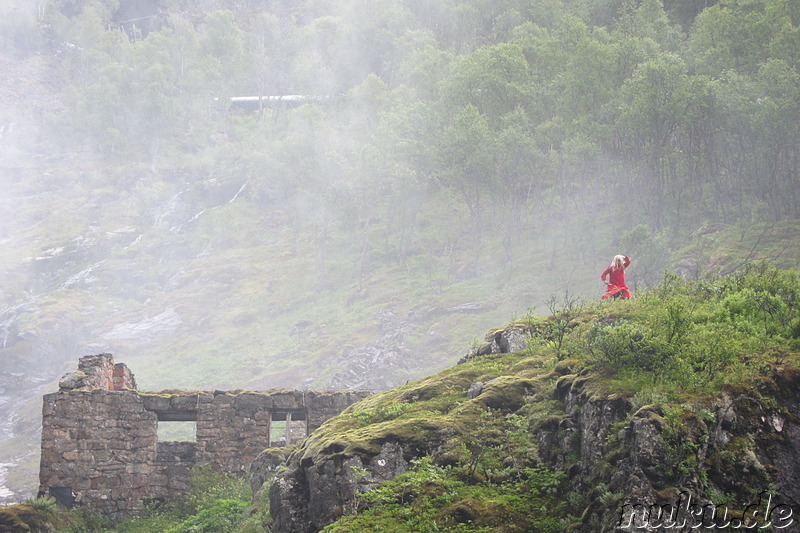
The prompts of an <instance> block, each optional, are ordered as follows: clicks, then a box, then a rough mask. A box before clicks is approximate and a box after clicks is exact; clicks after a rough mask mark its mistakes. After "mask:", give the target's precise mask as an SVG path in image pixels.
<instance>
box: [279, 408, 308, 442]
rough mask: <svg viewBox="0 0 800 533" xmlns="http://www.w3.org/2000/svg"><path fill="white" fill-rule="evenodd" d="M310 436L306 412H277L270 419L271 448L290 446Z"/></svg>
mask: <svg viewBox="0 0 800 533" xmlns="http://www.w3.org/2000/svg"><path fill="white" fill-rule="evenodd" d="M307 435H308V417H307V416H306V413H305V412H304V411H275V412H272V413H270V419H269V447H270V448H278V447H281V446H290V445H291V444H293V443H296V442H299V441H301V440H303V439H304V438H306V436H307Z"/></svg>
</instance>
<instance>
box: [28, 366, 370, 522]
mask: <svg viewBox="0 0 800 533" xmlns="http://www.w3.org/2000/svg"><path fill="white" fill-rule="evenodd" d="M369 394H371V392H369V391H341V392H336V391H286V390H273V391H267V392H247V391H230V392H226V391H214V392H196V391H167V392H161V393H146V392H140V391H138V390H136V381H135V379H134V377H133V374H132V373H131V372H130V370H128V369H127V367H125V365H123V364H116V365H115V364H114V360H113V357H112V356H111V355H110V354H101V355H96V356H86V357H83V358H81V360H80V364H79V369H78V371H77V372H74V373H72V374H69V375H67V376H65V377H64V378H63V379H62V380H61V382H60V390H59V391H58V392H56V393H53V394H48V395H46V396H45V397H44V406H43V410H42V457H41V465H40V472H39V478H40V493H41V494H50V495H51V496H53V497H55V498H56V499H57V500H59V501H60V502H61V503H63V504H65V505H67V506H72V505H74V504H81V505H85V506H86V507H88V508H89V509H91V510H93V511H98V512H101V513H103V514H106V515H109V516H115V517H116V516H124V515H126V514H127V513H128V512H130V511H134V510H138V509H141V508H142V507H143V506H144V504H145V503H146V502H147V501H149V500H166V499H169V498H171V497H172V496H174V495H175V494H178V493H180V492H182V491H184V490H185V489H186V488H187V487H188V484H189V481H190V469H191V468H192V467H193V466H195V465H208V466H211V467H213V468H214V469H216V470H217V471H219V472H222V473H231V474H233V473H242V472H246V471H247V470H248V469H249V468H250V464H251V463H252V462H253V460H254V459H255V458H256V457H257V456H258V455H259V454H260V453H261V452H262V451H263V450H264V449H265V448H269V447H279V446H284V445H287V444H291V443H292V442H297V441H299V440H302V439H303V438H305V437H306V435H307V434H309V433H311V432H312V431H314V430H315V429H316V428H318V427H319V426H320V425H321V424H322V423H323V422H324V421H325V420H327V419H329V418H331V417H332V416H335V415H336V414H338V413H339V412H341V411H342V410H343V409H344V408H345V407H347V406H348V405H350V404H352V403H354V402H356V401H358V400H360V399H362V398H364V397H366V396H368V395H369ZM180 421H183V422H190V423H193V425H194V427H195V436H194V438H193V439H192V440H187V441H167V440H165V441H161V440H159V436H158V429H159V424H160V423H162V422H163V423H169V422H180ZM190 438H191V437H190Z"/></svg>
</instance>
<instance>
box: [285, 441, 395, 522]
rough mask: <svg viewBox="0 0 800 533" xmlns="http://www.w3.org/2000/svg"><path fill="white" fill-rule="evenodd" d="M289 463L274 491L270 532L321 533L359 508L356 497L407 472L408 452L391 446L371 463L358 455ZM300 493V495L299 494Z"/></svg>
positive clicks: (381, 450)
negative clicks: (316, 532) (272, 520)
mask: <svg viewBox="0 0 800 533" xmlns="http://www.w3.org/2000/svg"><path fill="white" fill-rule="evenodd" d="M301 454H302V451H301V452H299V454H295V455H293V456H292V457H290V459H289V468H288V469H287V470H284V471H283V472H281V473H280V474H279V475H278V476H276V478H275V481H274V482H273V484H272V486H271V487H270V494H269V496H270V498H269V499H270V512H271V513H272V516H273V518H274V522H273V525H272V531H273V532H275V533H279V532H301V531H303V532H306V531H307V532H312V531H319V530H321V529H322V528H323V527H325V526H326V525H328V524H330V523H331V522H333V521H335V520H336V519H338V518H339V517H341V516H342V515H343V514H345V513H347V512H352V511H354V510H355V508H356V506H357V496H358V494H359V493H361V492H365V491H367V490H369V489H371V488H374V487H375V486H377V484H378V483H380V482H382V481H387V480H389V479H392V478H394V477H395V476H397V475H399V474H402V473H403V472H405V471H407V470H408V462H407V461H406V459H405V456H406V455H408V450H404V448H403V446H401V445H400V444H398V443H394V442H387V443H385V444H383V446H381V448H380V452H379V453H378V454H377V455H375V456H373V457H371V458H368V459H365V458H362V457H361V456H360V455H356V454H343V453H339V454H334V455H333V456H330V457H328V458H326V459H325V460H323V461H320V462H317V463H314V462H312V461H300V460H299V456H300V455H301ZM301 495H302V496H301Z"/></svg>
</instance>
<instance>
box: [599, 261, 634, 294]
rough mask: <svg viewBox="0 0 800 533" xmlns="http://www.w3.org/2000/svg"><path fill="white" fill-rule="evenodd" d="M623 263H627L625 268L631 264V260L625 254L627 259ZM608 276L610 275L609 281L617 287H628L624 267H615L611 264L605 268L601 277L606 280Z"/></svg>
mask: <svg viewBox="0 0 800 533" xmlns="http://www.w3.org/2000/svg"><path fill="white" fill-rule="evenodd" d="M623 264H624V265H625V268H628V265H630V264H631V260H630V259H628V256H625V261H624V262H623ZM606 276H608V283H610V284H611V285H616V286H617V287H626V285H625V269H624V268H614V267H613V266H609V267H608V268H607V269H605V270H603V273H602V274H600V279H601V280H603V281H604V282H605V281H606Z"/></svg>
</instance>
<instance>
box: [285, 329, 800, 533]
mask: <svg viewBox="0 0 800 533" xmlns="http://www.w3.org/2000/svg"><path fill="white" fill-rule="evenodd" d="M495 334H496V333H494V334H493V335H495ZM774 372H775V376H774V380H773V381H772V383H774V389H773V390H770V391H762V394H763V395H764V396H763V397H764V398H771V400H770V401H766V400H762V399H760V398H761V397H756V396H751V395H749V394H748V393H747V392H746V391H735V390H727V391H726V392H725V393H724V394H722V395H720V396H719V397H718V398H716V399H715V400H712V401H707V402H706V403H703V404H697V405H692V404H689V403H686V404H680V405H677V406H675V405H669V404H661V403H654V404H652V405H644V406H640V407H638V406H636V405H634V403H633V401H632V400H631V399H630V398H629V397H626V396H623V395H621V394H618V393H614V392H610V391H608V390H607V389H604V387H606V386H607V384H605V383H603V382H602V379H601V378H598V377H597V376H593V375H591V374H590V373H588V372H583V373H577V374H576V373H573V372H572V371H571V368H570V364H569V362H568V361H567V362H562V363H560V364H559V365H558V366H557V367H556V368H555V370H554V371H553V372H552V373H551V374H549V375H547V376H545V377H543V379H547V380H555V387H554V393H553V399H555V400H557V401H558V402H559V403H560V405H561V406H562V410H561V414H555V415H552V416H548V417H545V418H543V419H538V420H537V421H536V422H535V423H533V422H532V423H533V426H532V428H531V431H532V432H533V433H534V434H535V441H536V443H538V450H537V452H538V453H537V455H538V457H539V459H540V460H541V461H542V462H543V463H544V464H546V465H548V466H550V467H551V468H554V469H557V470H562V471H565V472H566V473H567V475H568V478H569V480H570V485H571V486H572V487H573V490H574V491H575V492H577V493H579V494H584V495H587V498H588V500H589V501H590V502H591V503H590V504H589V506H588V507H587V508H586V509H585V510H584V512H583V517H582V521H581V525H580V526H579V529H574V530H573V531H581V532H585V533H597V532H620V533H621V532H632V531H653V532H655V531H675V532H677V531H689V530H697V528H698V527H700V526H702V525H703V521H704V520H705V521H706V523H705V526H708V527H711V525H712V522H711V521H712V520H716V522H714V523H715V524H716V525H717V526H719V524H720V520H722V517H723V516H724V512H725V511H727V512H728V515H727V516H728V519H730V518H732V517H734V516H738V517H739V518H741V516H742V512H743V510H744V509H746V508H747V506H748V505H750V506H751V508H750V511H753V510H754V509H761V510H762V511H763V510H764V507H763V506H764V505H765V502H766V500H765V499H764V498H762V497H760V496H759V493H760V492H761V491H766V490H772V491H773V492H772V493H771V494H772V495H771V496H770V498H771V499H770V502H769V504H770V505H771V509H772V510H773V511H774V514H773V516H772V517H771V518H772V519H773V523H777V522H776V520H778V518H780V517H779V514H780V512H781V511H780V510H781V509H783V510H786V509H791V508H794V509H798V508H800V494H798V492H799V491H800V489H798V487H800V459H798V458H799V457H800V419H798V416H797V413H798V412H800V410H798V407H800V392H799V391H800V374H794V373H791V372H789V371H782V370H781V369H780V368H776V369H774ZM535 386H536V384H533V383H532V382H531V380H528V379H524V378H519V379H516V380H514V379H513V377H512V376H503V377H500V378H497V379H494V380H491V381H489V382H486V383H473V384H472V385H466V384H465V385H463V391H464V395H465V397H467V398H469V399H470V401H473V402H482V404H483V405H484V406H489V407H492V408H493V409H496V408H500V409H501V410H510V412H514V411H515V410H517V409H519V404H518V403H516V404H515V403H514V402H513V401H509V399H512V398H516V397H523V396H524V395H526V394H528V393H527V392H525V391H524V390H520V391H514V392H513V393H512V392H511V391H510V390H506V389H511V388H514V387H516V388H519V387H523V388H524V389H526V390H530V389H531V388H532V387H535ZM430 390H431V388H430V386H428V385H420V387H419V388H418V389H417V390H416V391H415V392H414V394H413V395H412V394H411V393H410V392H409V393H407V394H406V395H405V396H404V400H405V399H406V398H408V399H410V400H409V401H411V400H413V399H414V398H417V399H420V400H424V399H426V398H428V397H429V396H426V395H427V394H428V393H429V392H430ZM449 390H452V387H451V388H450V389H449ZM498 398H502V401H500V402H497V401H496V400H497V399H498ZM776 400H777V401H776ZM519 412H522V411H519ZM467 426H468V425H467ZM466 430H467V431H469V430H470V429H469V427H468V428H467V429H466ZM365 431H366V430H365ZM448 432H449V433H452V431H451V430H450V429H447V430H445V429H442V428H437V427H428V428H420V429H419V430H418V431H416V432H415V433H413V436H409V437H407V438H402V437H398V436H397V435H398V434H399V431H384V432H383V433H381V436H380V437H375V438H374V439H373V440H372V441H370V442H366V441H365V442H360V443H359V444H358V445H353V443H350V442H347V441H346V439H344V440H342V438H341V436H340V435H334V434H329V435H327V436H326V437H325V438H326V439H327V440H326V442H324V443H318V442H314V437H313V436H312V437H310V438H309V439H307V441H306V442H305V443H304V444H303V446H301V448H300V449H298V450H297V451H296V452H295V453H294V454H292V455H291V456H290V457H289V459H288V462H287V466H288V467H287V468H286V469H285V470H283V471H282V472H280V473H278V475H277V476H276V478H275V481H274V482H273V483H272V485H271V487H270V504H271V513H272V516H273V518H274V523H273V525H272V527H273V532H274V533H289V532H305V533H312V532H317V531H320V530H321V529H322V528H324V527H325V526H326V525H327V524H329V523H331V522H333V521H335V520H336V519H338V518H339V517H340V516H342V515H343V514H345V513H347V512H350V511H353V510H355V508H356V507H357V505H358V500H359V498H358V495H359V493H360V492H363V491H364V490H368V489H369V488H371V487H372V486H374V484H375V483H378V482H380V481H381V480H384V479H391V478H392V477H394V476H396V475H397V474H399V473H402V472H405V471H406V470H407V468H408V465H409V463H410V461H412V460H413V459H415V458H418V457H421V456H422V455H426V454H429V455H433V456H434V458H435V460H443V461H444V460H445V459H444V458H443V457H440V456H439V455H441V453H442V449H443V444H444V443H445V441H446V439H447V438H448V436H447V435H446V433H448ZM387 434H389V435H394V438H393V439H387V438H386V435H387ZM421 434H424V436H420V435H421ZM337 439H338V440H337ZM420 442H426V443H427V446H420V445H419V443H420ZM765 494H766V493H765ZM720 495H725V501H720V500H719V497H720ZM715 498H716V499H717V501H715ZM693 506H694V507H693ZM724 506H727V507H725V508H724V509H723V507H724ZM759 506H761V507H759ZM776 508H777V509H778V510H777V511H775V509H776ZM673 509H675V510H676V511H675V514H674V516H675V517H677V518H676V519H685V520H686V524H687V526H686V528H683V529H681V528H680V527H677V526H678V525H680V520H678V522H676V523H675V524H670V523H667V524H666V525H667V526H670V527H665V523H664V517H665V516H669V513H670V512H672V510H673ZM697 509H700V510H701V511H702V512H705V515H703V514H702V512H701V513H700V514H695V515H694V517H692V515H691V514H690V512H691V511H695V512H696V511H697ZM712 511H717V514H716V515H714V516H712V515H711V514H710V513H712ZM654 513H662V514H661V515H656V514H654ZM663 513H666V514H663ZM680 513H682V514H680ZM659 516H660V518H658V517H659ZM756 516H758V515H756ZM745 518H746V517H745ZM692 520H694V521H692ZM795 520H796V518H795ZM734 525H735V524H734ZM760 525H763V522H761V523H760ZM673 526H675V527H673ZM692 528H693V529H692Z"/></svg>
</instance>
